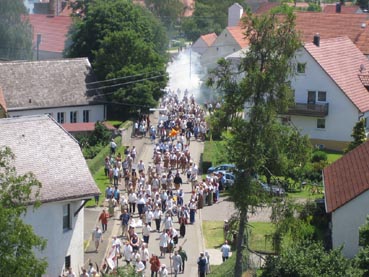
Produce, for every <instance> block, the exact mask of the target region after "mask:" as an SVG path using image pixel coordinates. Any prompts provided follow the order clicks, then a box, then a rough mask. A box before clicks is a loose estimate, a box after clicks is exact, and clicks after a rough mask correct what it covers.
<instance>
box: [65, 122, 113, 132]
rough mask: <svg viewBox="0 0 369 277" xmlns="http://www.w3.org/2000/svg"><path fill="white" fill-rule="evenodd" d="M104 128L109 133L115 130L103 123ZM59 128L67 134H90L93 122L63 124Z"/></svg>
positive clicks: (93, 128)
mask: <svg viewBox="0 0 369 277" xmlns="http://www.w3.org/2000/svg"><path fill="white" fill-rule="evenodd" d="M103 124H104V125H105V127H106V128H108V129H109V130H110V131H113V130H115V127H114V126H112V125H111V124H109V123H108V122H103ZM61 126H62V127H63V128H64V129H65V130H67V131H68V132H70V133H72V132H92V131H94V130H95V122H77V123H63V124H61Z"/></svg>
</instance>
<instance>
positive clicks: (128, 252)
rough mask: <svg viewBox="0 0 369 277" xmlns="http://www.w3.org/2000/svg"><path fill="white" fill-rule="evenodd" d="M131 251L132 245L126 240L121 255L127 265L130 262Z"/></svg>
mask: <svg viewBox="0 0 369 277" xmlns="http://www.w3.org/2000/svg"><path fill="white" fill-rule="evenodd" d="M132 251H133V249H132V246H131V244H130V243H129V241H128V240H127V241H126V244H125V245H124V247H123V257H124V260H125V261H126V263H127V265H129V264H130V262H131V259H132Z"/></svg>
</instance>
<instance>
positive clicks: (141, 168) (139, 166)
mask: <svg viewBox="0 0 369 277" xmlns="http://www.w3.org/2000/svg"><path fill="white" fill-rule="evenodd" d="M137 170H138V173H142V172H144V171H145V163H144V162H143V161H142V160H140V162H139V163H138V164H137Z"/></svg>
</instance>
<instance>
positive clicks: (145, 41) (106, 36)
mask: <svg viewBox="0 0 369 277" xmlns="http://www.w3.org/2000/svg"><path fill="white" fill-rule="evenodd" d="M85 5H86V6H85V9H84V12H85V14H84V16H82V17H81V18H76V22H75V23H74V25H73V26H72V28H71V31H70V40H71V45H70V46H69V47H68V48H67V49H66V51H65V55H66V56H67V57H88V58H89V60H90V62H91V64H92V66H93V68H94V70H95V72H96V75H97V77H98V79H99V80H100V81H102V80H111V79H113V80H112V81H111V82H106V83H104V84H103V85H102V86H99V85H97V90H98V91H99V92H100V91H103V93H104V94H105V95H106V97H107V98H108V99H109V100H110V101H111V102H113V103H116V104H118V105H124V106H116V107H118V109H116V110H115V111H117V110H119V111H125V114H129V113H133V112H136V111H137V109H141V110H148V109H149V108H150V107H153V106H155V105H156V104H157V101H158V100H159V98H160V97H161V96H162V91H161V89H163V88H164V87H165V86H166V81H167V74H166V62H167V56H166V52H165V51H166V48H167V45H168V40H167V37H166V33H165V30H164V28H163V26H162V24H161V23H160V21H159V20H158V19H156V18H155V17H154V16H153V14H152V13H151V12H150V11H148V10H147V9H146V8H143V7H141V6H139V5H135V4H132V2H131V1H126V0H113V1H108V2H106V1H103V0H96V1H91V2H90V1H88V2H86V3H85ZM101 87H103V89H101Z"/></svg>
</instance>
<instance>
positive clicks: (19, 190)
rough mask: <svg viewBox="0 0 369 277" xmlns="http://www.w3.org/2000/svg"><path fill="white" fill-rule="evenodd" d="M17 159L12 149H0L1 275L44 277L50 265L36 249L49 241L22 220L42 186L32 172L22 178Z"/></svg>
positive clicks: (39, 248)
mask: <svg viewBox="0 0 369 277" xmlns="http://www.w3.org/2000/svg"><path fill="white" fill-rule="evenodd" d="M13 160H14V155H13V154H12V152H11V150H10V149H9V148H0V230H1V232H0V272H1V275H2V276H29V275H30V274H32V275H34V276H41V275H42V274H44V273H45V270H46V267H47V263H46V261H45V260H44V259H42V260H40V259H37V257H36V256H35V254H34V250H43V249H44V248H45V246H46V241H45V240H44V239H42V238H40V237H38V236H37V235H35V233H34V232H33V229H32V226H30V225H27V224H25V223H24V222H23V220H22V216H24V215H25V213H26V212H27V206H28V204H29V203H30V201H31V197H32V199H35V198H37V197H38V193H39V188H40V187H41V184H40V182H38V181H37V180H36V179H35V177H34V175H33V174H32V173H28V174H25V175H18V174H17V172H16V169H15V168H14V166H13V165H12V162H13ZM35 203H36V205H35V207H37V206H38V203H37V202H35Z"/></svg>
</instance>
